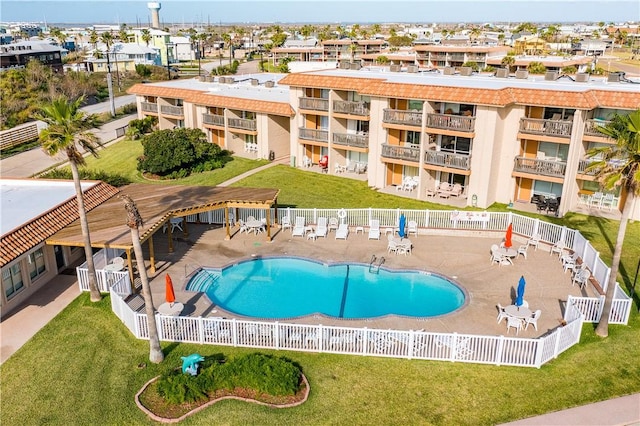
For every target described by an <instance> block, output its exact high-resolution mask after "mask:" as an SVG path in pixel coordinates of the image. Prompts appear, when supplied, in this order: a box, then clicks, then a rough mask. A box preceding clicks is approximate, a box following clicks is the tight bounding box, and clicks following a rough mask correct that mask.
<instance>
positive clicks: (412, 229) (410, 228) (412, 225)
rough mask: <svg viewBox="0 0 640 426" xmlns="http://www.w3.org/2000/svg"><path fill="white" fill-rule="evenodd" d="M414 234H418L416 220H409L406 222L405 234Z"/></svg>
mask: <svg viewBox="0 0 640 426" xmlns="http://www.w3.org/2000/svg"><path fill="white" fill-rule="evenodd" d="M411 234H413V235H415V236H416V237H417V236H418V222H416V221H415V220H410V221H409V222H408V223H407V235H411Z"/></svg>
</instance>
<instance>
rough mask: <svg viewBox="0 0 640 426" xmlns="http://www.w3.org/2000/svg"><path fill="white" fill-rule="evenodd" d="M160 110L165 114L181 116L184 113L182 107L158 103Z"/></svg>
mask: <svg viewBox="0 0 640 426" xmlns="http://www.w3.org/2000/svg"><path fill="white" fill-rule="evenodd" d="M160 112H161V113H163V114H166V115H175V116H178V117H181V116H183V115H184V108H183V107H179V106H171V105H160Z"/></svg>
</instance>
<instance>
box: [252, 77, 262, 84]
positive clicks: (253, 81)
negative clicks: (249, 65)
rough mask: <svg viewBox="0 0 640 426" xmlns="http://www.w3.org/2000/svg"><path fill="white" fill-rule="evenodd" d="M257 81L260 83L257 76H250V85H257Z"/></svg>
mask: <svg viewBox="0 0 640 426" xmlns="http://www.w3.org/2000/svg"><path fill="white" fill-rule="evenodd" d="M259 83H260V82H259V81H258V79H257V78H252V79H251V85H252V86H257V85H258V84H259Z"/></svg>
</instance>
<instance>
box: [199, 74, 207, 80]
mask: <svg viewBox="0 0 640 426" xmlns="http://www.w3.org/2000/svg"><path fill="white" fill-rule="evenodd" d="M199 80H200V81H207V76H206V75H201V76H200V78H199Z"/></svg>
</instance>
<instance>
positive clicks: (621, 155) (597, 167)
mask: <svg viewBox="0 0 640 426" xmlns="http://www.w3.org/2000/svg"><path fill="white" fill-rule="evenodd" d="M598 130H599V131H600V132H601V133H603V134H604V135H607V136H609V137H610V138H612V139H614V140H615V141H616V143H615V145H607V146H604V147H598V148H593V149H591V150H589V152H588V156H589V157H596V156H597V157H598V158H600V159H599V160H598V161H594V162H593V163H591V164H590V165H589V166H588V167H587V170H589V171H595V172H596V177H597V179H598V181H599V182H600V184H601V185H602V186H603V187H604V188H605V189H608V190H613V189H616V188H621V189H622V190H623V191H625V192H626V194H627V199H626V201H625V203H624V207H623V209H622V217H621V218H620V226H619V228H618V235H617V237H616V244H615V247H614V250H613V259H612V260H611V273H610V275H609V280H608V281H607V291H606V294H605V300H604V307H603V310H602V316H601V317H600V322H598V325H597V327H596V335H598V336H600V337H607V336H608V335H609V312H610V311H611V305H612V303H613V295H614V293H615V287H616V281H617V278H618V270H619V268H620V258H621V256H622V245H623V243H624V237H625V234H626V232H627V223H628V222H629V217H630V216H631V210H632V208H633V206H634V204H635V200H636V198H637V197H638V196H640V109H638V110H635V111H633V112H632V113H630V114H628V115H618V114H616V115H615V116H614V117H613V119H612V120H611V122H610V123H609V124H607V125H605V126H602V127H598ZM612 160H613V161H612Z"/></svg>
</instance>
